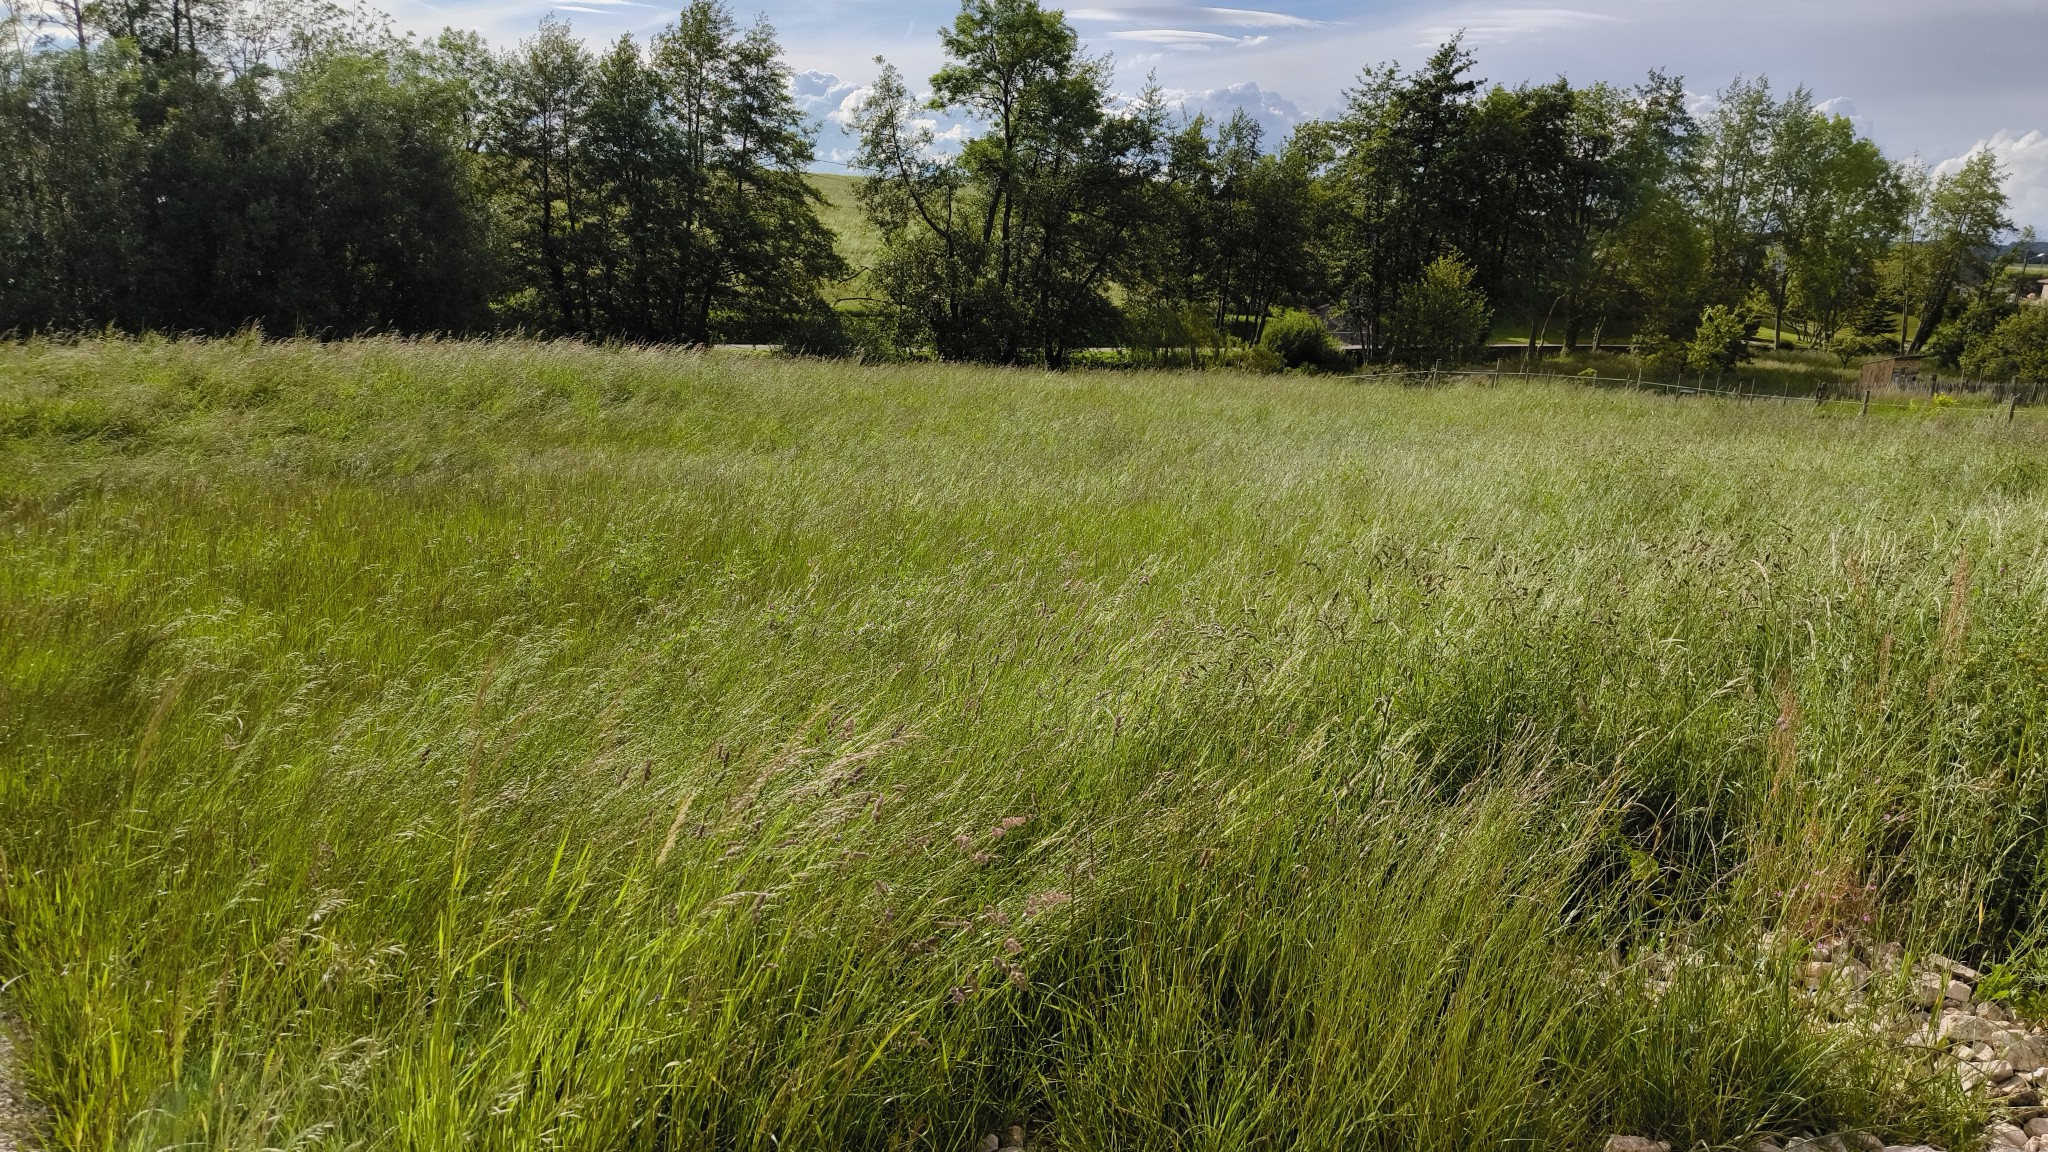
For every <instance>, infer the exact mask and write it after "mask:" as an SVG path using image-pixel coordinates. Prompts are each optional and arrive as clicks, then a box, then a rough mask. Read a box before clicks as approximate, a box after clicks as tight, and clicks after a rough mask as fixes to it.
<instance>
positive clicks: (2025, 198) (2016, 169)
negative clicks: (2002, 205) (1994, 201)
mask: <svg viewBox="0 0 2048 1152" xmlns="http://www.w3.org/2000/svg"><path fill="white" fill-rule="evenodd" d="M1979 152H1989V153H1991V154H1992V155H1993V156H1996V157H1998V163H1999V166H2000V167H2002V168H2004V169H2005V194H2006V196H2007V197H2008V198H2010V200H2011V201H2012V207H2011V214H2012V218H2013V220H2014V221H2016V222H2017V223H2019V224H2020V225H2021V226H2023V227H2024V226H2027V225H2032V226H2033V227H2034V229H2035V230H2036V231H2039V232H2043V233H2048V133H2044V132H2042V131H2041V130H2040V129H2038V128H2037V129H2035V130H2034V131H2032V132H2027V133H2024V134H2022V133H2018V132H2004V131H2001V132H1995V133H1993V134H1992V135H1991V138H1990V139H1988V140H1979V141H1977V143H1976V144H1975V145H1974V146H1972V147H1971V148H1970V149H1969V150H1968V151H1966V152H1964V153H1963V154H1962V155H1960V156H1956V157H1952V158H1950V159H1947V160H1944V161H1942V162H1941V163H1939V164H1936V165H1935V166H1934V170H1935V172H1937V173H1940V174H1944V175H1945V174H1947V173H1950V172H1954V171H1955V170H1957V169H1958V168H1961V167H1962V166H1963V162H1964V161H1965V160H1968V159H1969V158H1970V157H1972V156H1975V155H1977V154H1978V153H1979Z"/></svg>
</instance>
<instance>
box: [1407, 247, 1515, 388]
mask: <svg viewBox="0 0 2048 1152" xmlns="http://www.w3.org/2000/svg"><path fill="white" fill-rule="evenodd" d="M1492 330H1493V310H1492V309H1490V308H1488V307H1487V306H1486V293H1484V292H1481V291H1480V290H1479V289H1477V288H1475V287H1473V286H1472V266H1471V265H1470V264H1467V263H1465V261H1464V260H1463V259H1461V258H1459V257H1457V256H1439V257H1437V259H1436V260H1435V261H1434V262H1432V263H1431V264H1430V265H1429V267H1427V268H1424V269H1423V270H1422V275H1420V276H1418V277H1416V278H1415V281H1414V282H1413V283H1411V284H1409V285H1408V286H1407V287H1405V288H1403V289H1401V297H1400V299H1399V301H1397V302H1396V303H1395V305H1394V315H1393V323H1392V324H1391V325H1390V331H1389V333H1388V335H1389V337H1390V339H1389V341H1388V343H1389V344H1390V345H1391V347H1392V350H1393V353H1394V356H1395V358H1397V359H1402V360H1409V361H1412V362H1414V363H1417V364H1427V363H1430V362H1433V361H1437V360H1442V361H1445V362H1446V363H1451V364H1457V363H1462V362H1467V361H1470V360H1472V359H1474V358H1475V357H1477V356H1478V355H1479V351H1480V349H1481V347H1482V346H1484V345H1485V343H1486V336H1487V333H1488V332H1490V331H1492Z"/></svg>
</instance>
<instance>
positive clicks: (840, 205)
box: [809, 172, 882, 302]
mask: <svg viewBox="0 0 2048 1152" xmlns="http://www.w3.org/2000/svg"><path fill="white" fill-rule="evenodd" d="M809 179H810V182H811V186H812V187H813V188H816V189H817V190H818V192H819V193H820V194H821V195H823V196H824V197H825V206H824V207H823V209H821V210H820V211H819V213H818V216H819V218H820V219H822V220H823V221H824V222H825V226H826V227H827V228H830V229H831V230H832V233H833V235H835V236H837V237H838V238H839V244H838V247H839V255H840V256H841V257H843V258H845V260H846V262H847V263H848V264H850V265H852V266H853V272H854V277H853V279H851V280H849V281H847V282H846V283H844V284H839V285H834V286H832V287H831V288H829V289H827V291H826V297H827V298H828V299H831V300H833V301H834V302H838V301H841V300H849V299H854V298H857V297H861V296H865V295H867V294H868V283H867V275H866V273H867V270H868V269H869V268H871V267H873V266H874V262H875V259H876V257H878V256H879V255H881V251H882V238H881V237H880V236H879V235H878V234H876V232H875V230H874V227H873V226H872V225H870V224H869V223H868V222H867V218H866V217H865V216H863V215H861V210H860V203H859V202H858V201H857V200H856V199H855V198H854V194H855V190H856V189H857V188H858V187H859V185H860V180H861V178H860V177H858V176H841V175H837V174H835V173H830V172H813V173H811V174H810V176H809Z"/></svg>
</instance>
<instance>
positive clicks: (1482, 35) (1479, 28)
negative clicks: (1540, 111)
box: [1416, 7, 1622, 48]
mask: <svg viewBox="0 0 2048 1152" xmlns="http://www.w3.org/2000/svg"><path fill="white" fill-rule="evenodd" d="M1619 23H1622V19H1621V17H1619V16H1613V15H1609V14H1607V13H1605V12H1587V11H1584V10H1583V9H1578V8H1521V7H1515V8H1479V9H1473V10H1471V11H1468V12H1465V13H1462V14H1461V15H1459V17H1458V22H1457V23H1455V24H1435V25H1431V26H1430V27H1427V28H1423V29H1420V30H1419V34H1420V37H1421V38H1420V39H1419V40H1417V41H1416V45H1417V47H1421V48H1435V47H1436V46H1437V45H1439V44H1442V43H1443V42H1445V41H1446V40H1449V39H1450V38H1451V37H1453V36H1456V35H1458V34H1460V33H1463V34H1464V37H1465V43H1466V44H1467V45H1480V44H1509V43H1514V42H1516V41H1520V40H1526V39H1528V38H1530V37H1533V36H1542V35H1545V34H1547V33H1551V32H1570V31H1575V30H1578V29H1583V28H1587V27H1590V26H1593V25H1597V24H1619Z"/></svg>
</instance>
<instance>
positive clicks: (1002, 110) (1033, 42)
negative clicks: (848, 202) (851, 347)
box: [857, 0, 1160, 367]
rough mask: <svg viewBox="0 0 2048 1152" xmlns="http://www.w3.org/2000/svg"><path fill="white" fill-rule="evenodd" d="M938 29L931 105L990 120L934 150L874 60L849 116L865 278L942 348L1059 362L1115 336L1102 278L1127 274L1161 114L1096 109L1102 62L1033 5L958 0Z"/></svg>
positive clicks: (1102, 96)
mask: <svg viewBox="0 0 2048 1152" xmlns="http://www.w3.org/2000/svg"><path fill="white" fill-rule="evenodd" d="M940 40H941V43H942V45H943V46H944V48H945V50H946V54H947V58H948V63H947V64H946V66H945V67H943V68H941V69H940V70H939V71H938V72H937V73H935V74H934V75H933V77H932V86H933V96H932V99H931V102H930V105H929V107H930V108H931V109H934V110H940V111H949V112H954V113H959V114H965V115H968V116H971V117H973V118H975V119H976V120H978V121H979V122H981V123H982V124H984V125H986V128H987V130H986V131H985V132H983V133H982V134H981V135H979V136H977V137H975V138H974V139H972V140H970V141H969V142H968V143H967V144H966V146H965V147H964V148H963V149H962V150H961V152H960V154H959V156H957V157H955V158H950V159H949V158H945V157H941V156H939V155H937V154H936V152H935V150H934V149H933V147H932V143H933V142H932V138H931V134H930V132H929V130H928V129H927V128H926V127H925V126H924V125H923V124H922V123H921V117H920V115H919V112H920V109H919V108H918V106H917V104H916V103H915V102H914V101H912V100H911V98H910V96H909V94H908V91H907V89H906V88H905V86H904V84H903V80H902V77H901V75H900V74H898V73H897V72H896V71H895V69H893V68H889V67H885V68H884V69H883V73H882V77H881V79H880V80H879V81H878V82H877V83H876V86H875V89H874V91H873V93H872V94H871V95H870V96H869V98H868V99H867V100H866V101H865V103H864V104H863V106H862V109H861V112H860V115H859V118H858V122H857V123H858V127H859V130H860V133H861V151H860V164H861V166H862V167H864V168H866V169H867V170H868V171H869V172H871V173H872V174H873V176H872V178H871V179H869V180H868V181H867V182H866V185H865V187H864V188H863V191H862V202H863V205H864V207H865V209H866V211H867V213H868V215H869V217H870V219H871V220H873V222H874V223H875V224H876V226H877V227H878V228H879V229H880V231H881V232H882V234H883V236H884V241H885V246H886V252H885V256H884V258H883V260H882V261H881V265H880V267H879V269H878V270H877V272H878V276H877V278H878V279H879V281H880V282H881V286H882V290H883V292H884V294H885V295H886V296H887V297H888V298H889V299H890V300H891V301H892V302H893V303H894V305H895V307H896V309H897V311H898V313H899V315H901V316H902V317H903V318H904V319H905V321H906V322H907V326H908V327H909V328H911V329H913V330H916V331H919V332H921V333H923V334H924V338H925V339H928V340H929V341H930V343H931V345H932V347H933V348H934V349H935V350H936V351H937V352H938V354H939V355H940V356H942V357H945V358H948V359H979V360H992V361H998V362H1004V363H1014V362H1018V361H1021V360H1038V361H1041V362H1043V363H1046V364H1049V365H1052V366H1055V367H1057V366H1060V365H1063V364H1064V363H1065V362H1066V359H1067V356H1068V354H1069V352H1070V351H1071V350H1072V349H1073V348H1075V347H1079V346H1082V343H1083V342H1085V341H1090V340H1094V339H1106V338H1110V337H1112V336H1113V335H1114V333H1115V332H1116V331H1117V329H1118V328H1119V327H1120V325H1119V321H1118V316H1117V312H1116V309H1115V307H1114V306H1113V305H1112V303H1111V302H1110V299H1109V290H1110V288H1111V285H1112V284H1115V283H1119V282H1135V281H1137V280H1138V279H1139V277H1138V276H1137V275H1136V271H1137V265H1138V262H1137V260H1136V259H1135V257H1134V254H1135V253H1136V251H1137V249H1138V241H1139V239H1140V237H1142V236H1143V235H1144V234H1145V232H1146V230H1147V225H1148V224H1149V222H1150V220H1151V212H1152V207H1151V204H1150V198H1149V196H1148V195H1147V193H1148V191H1149V189H1150V187H1151V182H1152V178H1153V175H1154V173H1155V172H1156V171H1157V157H1158V154H1159V151H1160V124H1159V116H1158V110H1157V108H1156V107H1141V108H1139V109H1137V110H1134V111H1133V112H1131V113H1129V114H1122V115H1112V114H1110V113H1108V112H1107V111H1106V110H1105V109H1106V105H1107V104H1108V96H1109V93H1108V83H1109V69H1108V65H1107V62H1106V61H1102V60H1093V59H1089V58H1086V57H1084V56H1082V55H1081V52H1080V41H1079V38H1078V37H1077V36H1076V35H1075V34H1074V31H1073V29H1072V28H1070V27H1068V26H1067V24H1066V22H1065V20H1064V19H1062V18H1061V16H1060V14H1059V13H1057V12H1051V11H1047V10H1045V9H1043V8H1041V7H1040V6H1039V5H1038V4H1037V3H1036V0H964V2H963V3H962V5H961V10H960V14H959V16H958V17H957V18H956V19H955V20H954V23H953V25H952V27H951V28H950V29H945V30H942V31H941V33H940Z"/></svg>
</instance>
